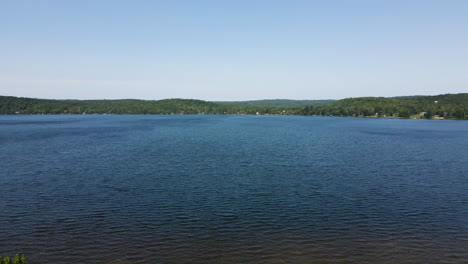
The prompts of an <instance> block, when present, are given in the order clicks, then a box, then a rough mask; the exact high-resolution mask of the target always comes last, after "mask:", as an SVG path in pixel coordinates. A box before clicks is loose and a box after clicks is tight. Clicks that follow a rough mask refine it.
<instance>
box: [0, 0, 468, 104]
mask: <svg viewBox="0 0 468 264" xmlns="http://www.w3.org/2000/svg"><path fill="white" fill-rule="evenodd" d="M461 92H468V1H466V0H460V1H456V0H439V1H431V0H420V1H418V0H402V1H398V0H387V1H383V0H368V1H362V0H341V1H340V0H323V1H313V0H304V1H297V0H278V1H274V0H263V1H260V0H231V1H228V0H211V1H203V0H201V1H198V0H186V1H178V0H167V1H157V0H153V1H139V0H135V1H127V0H126V1H118V0H109V1H104V0H90V1H87V0H79V1H63V0H60V1H47V0H31V1H22V0H0V95H13V96H22V97H36V98H57V99H59V98H77V99H100V98H104V99H114V98H138V99H163V98H196V99H204V100H249V99H266V98H290V99H328V98H330V99H340V98H345V97H358V96H400V95H430V94H443V93H461Z"/></svg>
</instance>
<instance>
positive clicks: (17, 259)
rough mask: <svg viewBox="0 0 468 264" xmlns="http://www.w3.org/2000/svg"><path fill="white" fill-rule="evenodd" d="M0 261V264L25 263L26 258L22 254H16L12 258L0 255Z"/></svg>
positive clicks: (26, 261)
mask: <svg viewBox="0 0 468 264" xmlns="http://www.w3.org/2000/svg"><path fill="white" fill-rule="evenodd" d="M0 263H1V264H27V263H28V259H27V258H26V256H25V255H24V254H21V255H19V254H16V255H15V256H14V257H13V259H11V258H10V257H9V256H5V257H3V258H2V257H1V256H0Z"/></svg>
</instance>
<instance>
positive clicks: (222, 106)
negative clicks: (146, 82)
mask: <svg viewBox="0 0 468 264" xmlns="http://www.w3.org/2000/svg"><path fill="white" fill-rule="evenodd" d="M314 102H315V103H314ZM302 103H304V101H298V102H294V100H261V101H249V102H248V103H242V102H231V103H229V102H207V101H202V100H193V99H166V100H159V101H147V100H133V99H128V100H45V99H33V98H19V97H12V96H0V114H130V115H132V114H247V115H255V114H259V115H322V116H356V117H386V118H444V119H468V93H465V94H445V95H436V96H412V97H393V98H384V97H359V98H347V99H343V100H337V101H331V100H328V101H326V100H324V101H320V102H319V101H310V103H314V104H313V105H309V106H305V107H303V106H297V105H300V104H302ZM278 104H283V105H282V106H276V105H278Z"/></svg>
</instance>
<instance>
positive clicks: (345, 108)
mask: <svg viewBox="0 0 468 264" xmlns="http://www.w3.org/2000/svg"><path fill="white" fill-rule="evenodd" d="M303 114H304V115H325V116H329V115H331V116H359V117H395V118H444V119H468V94H447V95H438V96H413V97H394V98H383V97H360V98H348V99H343V100H339V101H336V102H333V103H330V104H326V105H323V106H307V107H305V108H304V111H303Z"/></svg>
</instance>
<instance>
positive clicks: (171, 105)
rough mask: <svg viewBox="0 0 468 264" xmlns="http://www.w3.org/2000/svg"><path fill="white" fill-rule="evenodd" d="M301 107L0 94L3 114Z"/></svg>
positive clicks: (273, 111)
mask: <svg viewBox="0 0 468 264" xmlns="http://www.w3.org/2000/svg"><path fill="white" fill-rule="evenodd" d="M301 110H302V108H301V107H286V108H279V107H260V106H249V107H241V106H235V105H230V104H220V103H213V102H206V101H201V100H193V99H166V100H159V101H145V100H132V99H128V100H45V99H32V98H18V97H12V96H0V114H256V113H257V112H258V114H296V113H299V112H300V111H301ZM283 111H284V112H283Z"/></svg>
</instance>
